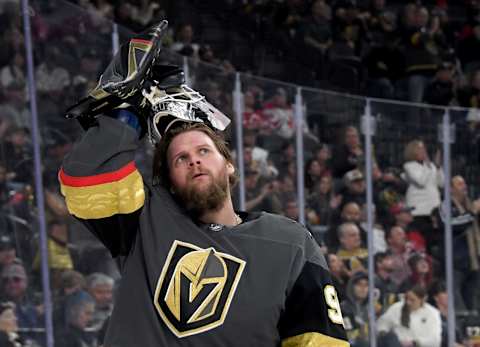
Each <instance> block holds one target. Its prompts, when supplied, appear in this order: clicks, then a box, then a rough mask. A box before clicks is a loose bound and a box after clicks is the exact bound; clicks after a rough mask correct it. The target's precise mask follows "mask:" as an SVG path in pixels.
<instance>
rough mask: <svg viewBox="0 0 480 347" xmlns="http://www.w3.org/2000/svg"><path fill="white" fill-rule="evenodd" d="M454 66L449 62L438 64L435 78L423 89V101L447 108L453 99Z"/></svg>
mask: <svg viewBox="0 0 480 347" xmlns="http://www.w3.org/2000/svg"><path fill="white" fill-rule="evenodd" d="M454 78H455V66H454V65H453V64H452V63H450V62H443V63H441V64H439V66H438V69H437V72H436V73H435V78H434V79H433V80H432V81H431V82H430V83H429V84H428V85H427V87H426V88H425V93H424V94H425V95H424V97H423V98H424V101H425V102H426V103H428V104H433V105H441V106H448V105H450V104H451V103H452V101H453V99H454V97H455V79H454Z"/></svg>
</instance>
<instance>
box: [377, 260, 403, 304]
mask: <svg viewBox="0 0 480 347" xmlns="http://www.w3.org/2000/svg"><path fill="white" fill-rule="evenodd" d="M374 263H375V289H376V290H378V303H379V304H380V308H381V310H382V312H385V311H386V309H387V308H388V307H390V306H391V305H392V304H393V303H395V302H396V301H397V296H398V295H397V294H398V286H397V284H396V283H395V282H394V281H393V279H392V273H393V270H394V268H393V265H394V264H393V258H392V256H391V254H390V253H388V252H378V253H376V254H375V257H374Z"/></svg>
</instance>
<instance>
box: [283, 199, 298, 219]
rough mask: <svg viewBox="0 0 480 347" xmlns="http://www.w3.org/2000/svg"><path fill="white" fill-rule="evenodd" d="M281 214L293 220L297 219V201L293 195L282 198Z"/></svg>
mask: <svg viewBox="0 0 480 347" xmlns="http://www.w3.org/2000/svg"><path fill="white" fill-rule="evenodd" d="M282 214H283V215H284V216H285V217H288V218H290V219H293V220H295V221H298V220H299V210H298V202H297V197H296V196H295V195H292V196H290V197H289V198H288V199H286V200H284V203H283V213H282Z"/></svg>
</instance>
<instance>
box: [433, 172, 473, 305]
mask: <svg viewBox="0 0 480 347" xmlns="http://www.w3.org/2000/svg"><path fill="white" fill-rule="evenodd" d="M450 187H451V195H452V196H451V211H452V216H451V217H452V221H451V223H452V235H453V245H452V247H453V262H454V270H455V282H454V283H455V287H456V294H457V296H456V298H455V299H456V302H457V304H458V305H459V307H462V308H466V309H468V310H478V309H479V308H480V307H479V303H478V302H477V301H478V299H477V295H476V293H477V291H478V289H477V288H478V285H479V284H480V258H479V257H480V230H479V225H478V213H479V212H480V200H474V201H472V200H471V199H470V198H469V196H468V186H467V183H466V182H465V180H464V178H463V177H462V176H459V175H457V176H454V177H452V179H451V184H450ZM446 207H447V206H445V203H443V204H442V205H441V206H440V207H439V208H438V209H436V210H435V211H434V213H433V215H434V218H435V220H436V221H437V222H438V234H439V235H440V236H441V237H440V238H439V239H440V242H439V246H440V247H441V249H442V250H443V249H444V247H443V240H444V238H443V236H442V235H443V229H444V223H445V221H446ZM441 255H443V252H441V254H440V256H441Z"/></svg>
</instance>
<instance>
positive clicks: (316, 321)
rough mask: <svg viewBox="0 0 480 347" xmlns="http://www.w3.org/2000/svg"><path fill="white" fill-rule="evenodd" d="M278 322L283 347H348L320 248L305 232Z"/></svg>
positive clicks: (334, 290)
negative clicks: (291, 284) (291, 282)
mask: <svg viewBox="0 0 480 347" xmlns="http://www.w3.org/2000/svg"><path fill="white" fill-rule="evenodd" d="M305 235H306V236H305V245H304V247H303V248H302V249H300V250H299V251H298V253H297V257H296V260H295V264H294V266H293V272H292V275H293V276H292V277H293V278H294V279H295V280H294V282H293V286H292V288H291V289H290V290H289V291H288V293H287V299H286V302H285V308H284V311H283V313H282V316H281V319H280V322H279V332H280V337H281V339H282V347H307V346H322V347H348V346H350V344H349V343H348V340H347V336H346V334H345V330H344V327H343V317H342V312H341V309H340V303H339V300H338V296H337V291H336V289H335V287H334V285H333V282H332V280H331V276H330V272H329V270H328V266H327V264H326V261H325V258H324V257H323V255H322V254H321V251H320V248H319V247H318V246H317V245H316V244H315V241H314V240H313V237H312V236H311V235H310V234H309V233H308V232H307V231H305Z"/></svg>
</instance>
